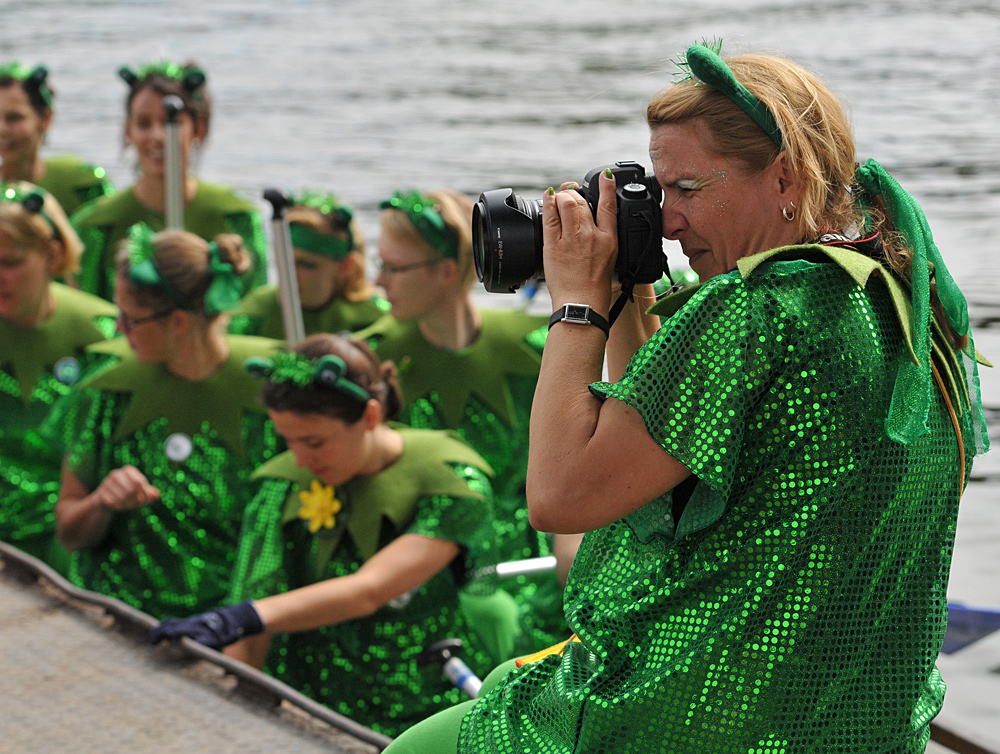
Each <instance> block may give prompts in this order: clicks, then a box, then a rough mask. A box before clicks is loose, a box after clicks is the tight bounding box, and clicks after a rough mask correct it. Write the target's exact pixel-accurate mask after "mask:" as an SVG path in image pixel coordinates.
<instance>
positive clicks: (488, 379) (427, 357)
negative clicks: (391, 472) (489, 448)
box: [355, 309, 546, 429]
mask: <svg viewBox="0 0 1000 754" xmlns="http://www.w3.org/2000/svg"><path fill="white" fill-rule="evenodd" d="M480 314H481V316H482V318H483V326H482V330H481V332H480V333H479V338H478V339H477V340H476V342H475V343H473V344H472V345H471V346H469V347H468V348H465V349H463V350H461V351H443V350H441V349H439V348H435V347H434V346H432V345H431V344H429V343H428V342H427V341H426V340H425V339H424V336H423V335H422V334H421V332H420V329H419V328H418V327H417V323H416V322H401V321H399V320H397V319H395V318H393V317H392V316H386V317H384V318H383V319H381V320H379V321H378V322H376V323H375V324H374V325H372V326H371V327H369V328H368V329H367V330H362V331H361V332H359V333H357V334H356V336H355V337H358V338H361V339H363V340H373V341H374V342H375V350H376V351H377V353H378V355H379V358H381V359H391V360H392V361H394V362H396V366H397V368H398V369H399V381H400V387H401V388H402V390H403V395H404V396H405V397H406V402H407V405H410V404H412V403H413V402H414V401H416V400H419V399H420V398H426V397H427V396H428V395H430V394H431V393H436V394H437V396H438V401H439V405H440V408H441V414H442V418H443V419H444V422H445V425H446V426H448V427H450V428H451V429H456V428H457V427H459V426H461V424H462V420H463V418H464V415H465V407H466V405H467V404H468V402H469V396H470V395H472V394H473V393H475V395H476V396H477V397H478V398H480V399H481V400H482V401H483V403H485V404H486V406H487V407H488V408H489V409H490V410H491V411H493V412H494V413H496V415H497V416H498V417H499V418H500V419H501V420H502V421H503V422H505V423H506V424H507V426H508V427H513V426H514V425H515V423H516V420H515V416H516V413H515V410H514V399H513V397H512V396H511V392H510V385H509V384H508V377H510V376H514V375H520V376H534V377H537V376H538V370H539V367H540V365H541V356H540V355H539V353H538V352H537V351H536V350H535V349H533V348H532V347H531V346H530V345H529V344H528V343H527V341H526V339H527V337H528V336H529V335H530V334H531V333H532V332H534V331H535V330H537V329H538V328H540V327H544V326H545V325H546V318H545V317H536V316H531V315H527V314H523V313H522V312H518V311H515V310H499V309H496V310H490V309H486V310H483V311H481V312H480Z"/></svg>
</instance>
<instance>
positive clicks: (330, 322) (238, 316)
mask: <svg viewBox="0 0 1000 754" xmlns="http://www.w3.org/2000/svg"><path fill="white" fill-rule="evenodd" d="M388 310H389V302H388V301H386V300H385V299H383V298H381V297H379V296H373V297H372V298H370V299H367V300H364V301H348V300H347V299H345V298H342V297H337V298H334V300H333V301H331V302H330V303H329V304H327V305H326V306H324V307H323V308H321V309H305V308H304V309H303V310H302V325H303V328H304V330H305V334H306V335H315V334H316V333H339V332H344V331H345V330H346V331H347V332H356V331H358V330H361V329H364V328H365V327H368V326H369V325H371V324H373V323H374V322H375V321H377V320H378V319H379V318H380V317H381V316H382V315H383V314H385V313H386V312H387V311H388ZM230 317H231V322H230V325H229V332H231V333H237V334H240V335H260V336H262V337H265V338H279V339H283V338H284V337H285V322H284V317H283V314H282V311H281V301H280V299H279V298H278V288H277V286H274V285H266V286H262V287H260V288H255V289H254V290H252V291H250V292H249V293H248V294H247V295H246V296H244V297H243V300H242V301H241V302H240V306H239V307H238V308H237V309H235V310H234V311H232V312H231V313H230Z"/></svg>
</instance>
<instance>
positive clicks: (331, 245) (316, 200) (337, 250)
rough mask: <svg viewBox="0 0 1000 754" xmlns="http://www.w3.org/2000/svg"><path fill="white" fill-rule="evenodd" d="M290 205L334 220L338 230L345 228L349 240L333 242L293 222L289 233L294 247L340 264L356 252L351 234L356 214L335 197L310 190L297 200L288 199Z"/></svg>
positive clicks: (341, 239)
mask: <svg viewBox="0 0 1000 754" xmlns="http://www.w3.org/2000/svg"><path fill="white" fill-rule="evenodd" d="M288 201H289V202H290V206H291V207H309V208H310V209H314V210H316V211H317V212H320V213H321V214H322V215H324V216H325V217H328V218H330V219H332V220H333V222H334V224H335V226H336V227H340V228H343V229H344V230H345V231H346V232H347V238H334V237H333V236H331V235H329V234H327V233H323V232H321V231H318V230H316V229H315V228H312V227H310V226H308V225H305V224H303V223H298V222H294V221H292V222H291V223H290V224H289V231H290V233H291V236H292V246H293V247H295V248H296V249H302V250H303V251H309V252H312V253H313V254H319V255H320V256H324V257H330V258H331V259H338V260H339V259H343V258H344V257H346V256H347V255H348V254H350V253H351V252H352V251H354V250H355V249H356V248H357V244H355V242H354V232H353V231H352V230H351V220H352V219H353V218H354V212H353V211H352V210H351V208H350V207H348V206H347V205H346V204H341V203H340V202H339V201H338V200H337V197H335V196H334V195H333V194H326V193H322V192H319V191H309V190H307V191H305V192H303V193H302V194H299V195H297V196H296V195H292V196H289V197H288Z"/></svg>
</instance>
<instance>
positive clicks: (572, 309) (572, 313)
mask: <svg viewBox="0 0 1000 754" xmlns="http://www.w3.org/2000/svg"><path fill="white" fill-rule="evenodd" d="M589 311H590V307H589V306H584V305H583V304H566V314H565V315H564V316H565V318H566V319H575V320H579V321H581V322H586V321H587V313H588V312H589Z"/></svg>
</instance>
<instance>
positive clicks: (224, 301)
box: [128, 223, 241, 316]
mask: <svg viewBox="0 0 1000 754" xmlns="http://www.w3.org/2000/svg"><path fill="white" fill-rule="evenodd" d="M155 239H156V234H155V233H154V232H153V230H152V229H151V228H150V227H149V226H148V225H146V224H145V223H136V224H135V225H133V226H132V227H131V228H129V232H128V249H129V270H128V277H129V280H130V281H131V282H132V283H133V284H135V285H137V286H139V287H141V288H159V289H160V290H162V291H163V292H164V293H166V294H167V295H168V296H169V297H170V298H171V299H172V300H173V302H174V303H175V304H177V306H178V307H179V308H180V309H184V310H185V311H194V308H195V307H194V304H193V303H192V302H191V301H190V300H189V299H188V298H187V297H186V296H184V295H183V294H182V293H181V292H180V291H178V290H177V289H176V288H175V287H174V286H173V285H172V284H171V283H170V281H169V280H167V279H166V278H165V277H163V275H161V274H160V269H159V268H158V267H157V266H156V245H155ZM208 274H209V276H210V277H211V282H210V283H209V285H208V289H207V290H206V291H205V296H204V304H203V309H204V312H205V314H207V315H210V316H211V315H213V314H218V313H219V312H224V311H227V310H229V309H232V308H233V307H234V306H236V305H237V304H238V303H239V301H240V290H241V289H240V280H239V275H237V274H236V271H235V270H234V269H233V266H232V265H231V264H230V263H229V262H225V261H223V259H222V258H221V257H220V256H219V247H218V245H216V243H215V242H214V241H212V242H211V243H209V244H208Z"/></svg>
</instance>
